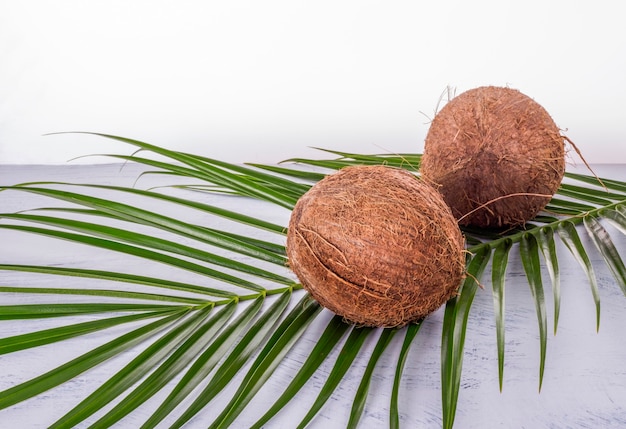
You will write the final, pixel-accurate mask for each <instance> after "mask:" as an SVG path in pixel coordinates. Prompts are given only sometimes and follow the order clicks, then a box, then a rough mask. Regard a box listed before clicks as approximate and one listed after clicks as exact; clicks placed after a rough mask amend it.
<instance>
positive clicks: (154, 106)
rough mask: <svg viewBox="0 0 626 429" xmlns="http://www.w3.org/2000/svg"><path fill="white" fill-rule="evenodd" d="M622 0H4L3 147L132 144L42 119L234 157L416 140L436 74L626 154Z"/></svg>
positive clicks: (580, 140)
mask: <svg viewBox="0 0 626 429" xmlns="http://www.w3.org/2000/svg"><path fill="white" fill-rule="evenodd" d="M620 3H621V2H618V1H597V2H589V1H565V0H561V1H550V2H546V1H539V0H531V1H527V2H519V1H515V2H513V1H496V0H491V1H490V0H478V1H472V2H467V1H450V0H448V1H430V2H420V1H309V2H306V1H295V0H290V1H286V0H285V1H273V0H266V1H241V0H235V1H147V0H141V1H140V0H134V1H93V0H92V1H88V2H86V1H79V0H76V1H67V0H57V1H53V2H52V1H44V0H31V1H28V0H25V1H19V2H18V1H10V0H0V163H65V162H66V161H67V160H68V159H70V158H72V157H74V156H80V155H85V154H92V153H101V152H109V151H115V152H119V151H120V150H122V151H123V152H124V153H127V152H128V151H129V149H128V148H127V147H126V146H123V145H115V144H112V143H110V142H109V141H107V140H104V139H101V138H97V139H96V138H93V137H86V136H77V135H72V136H68V135H62V136H58V135H57V136H45V137H44V136H43V134H46V133H52V132H59V131H72V130H81V131H96V132H104V133H110V134H117V135H122V136H125V137H131V138H136V139H139V140H144V141H148V142H151V143H155V144H159V145H164V146H166V147H168V148H171V149H180V150H185V151H191V152H194V153H198V154H203V155H206V156H211V157H215V158H220V159H223V160H228V161H235V162H243V161H259V162H277V161H280V160H283V159H285V158H288V157H292V156H301V155H307V156H308V155H313V156H318V157H320V156H322V155H321V154H320V153H319V152H316V151H313V150H311V149H308V148H309V147H311V146H316V147H323V148H331V149H338V150H346V151H354V152H360V153H373V152H420V151H421V150H422V149H423V141H424V137H425V135H426V132H427V130H428V122H429V118H432V116H433V114H434V112H435V110H436V108H437V105H438V103H439V100H440V98H441V96H442V93H443V92H445V90H446V88H448V87H450V88H455V89H456V91H457V93H460V92H463V91H465V90H468V89H471V88H473V87H476V86H482V85H508V86H511V87H513V88H516V89H519V90H520V91H522V92H524V93H525V94H527V95H529V96H531V97H532V98H534V99H535V100H536V101H537V102H539V103H540V104H542V105H543V106H544V107H545V108H546V109H547V110H548V112H550V113H551V115H552V116H553V118H554V120H555V122H556V123H557V125H558V126H559V127H561V128H562V129H564V130H566V131H564V133H565V134H566V135H567V136H568V137H570V138H571V139H572V140H573V141H574V142H575V143H576V144H577V146H578V147H579V148H580V149H581V150H582V152H583V153H584V155H585V157H586V159H587V160H588V161H589V162H590V163H605V162H612V163H624V162H626V146H625V144H626V129H625V127H624V123H625V122H626V121H625V120H626V103H624V102H623V100H625V99H626V81H625V78H624V76H626V27H624V25H623V14H622V8H621V5H620ZM444 98H445V97H444ZM99 160H101V158H87V159H84V160H81V161H79V162H99ZM572 161H576V158H575V157H573V158H572Z"/></svg>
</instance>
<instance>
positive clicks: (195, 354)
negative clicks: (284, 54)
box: [0, 134, 626, 428]
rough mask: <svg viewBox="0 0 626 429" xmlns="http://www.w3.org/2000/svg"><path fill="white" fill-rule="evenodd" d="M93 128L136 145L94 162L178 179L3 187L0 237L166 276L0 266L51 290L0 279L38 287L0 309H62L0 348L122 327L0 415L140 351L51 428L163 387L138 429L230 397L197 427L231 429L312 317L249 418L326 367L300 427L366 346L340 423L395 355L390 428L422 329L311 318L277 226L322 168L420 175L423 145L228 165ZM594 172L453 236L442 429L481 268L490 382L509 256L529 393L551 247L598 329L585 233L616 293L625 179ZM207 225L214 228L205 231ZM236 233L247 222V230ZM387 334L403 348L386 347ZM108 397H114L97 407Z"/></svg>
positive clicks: (125, 409) (555, 287) (19, 312)
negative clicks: (240, 207) (528, 217)
mask: <svg viewBox="0 0 626 429" xmlns="http://www.w3.org/2000/svg"><path fill="white" fill-rule="evenodd" d="M98 135H100V136H103V137H106V138H112V139H116V140H119V141H122V142H124V143H127V144H129V145H131V146H134V147H135V148H137V152H135V153H134V154H132V155H119V154H111V155H107V156H109V157H113V158H114V159H118V160H121V161H124V162H133V163H137V164H141V165H143V166H145V167H146V168H148V169H147V170H146V171H144V172H143V173H142V174H150V175H162V176H163V178H165V179H168V180H170V179H171V180H172V181H173V182H176V181H178V180H181V181H185V183H171V186H170V184H169V183H168V186H161V187H157V188H154V189H147V190H146V189H140V188H138V187H136V186H135V187H124V186H113V185H107V184H97V183H61V182H37V183H23V184H7V185H6V186H4V187H1V188H0V190H2V191H3V192H18V193H24V194H28V195H30V196H32V197H34V198H37V201H39V202H41V204H40V205H39V206H37V207H31V208H28V210H25V211H21V212H18V213H1V214H0V231H2V232H3V233H6V234H19V235H22V234H28V235H36V236H39V237H42V239H44V240H63V241H65V242H69V243H72V245H73V246H79V247H84V246H86V247H87V248H90V249H94V250H97V251H98V252H100V253H99V254H105V255H106V254H108V253H111V252H113V253H115V254H120V255H124V257H125V258H129V259H130V260H132V261H134V262H133V264H129V265H128V266H131V267H132V266H133V265H134V264H135V263H136V266H137V267H142V266H143V265H146V266H158V267H161V268H159V269H160V271H159V272H160V273H167V275H168V277H167V278H161V277H162V276H158V277H156V276H151V275H147V274H146V273H145V270H143V272H142V270H139V271H138V272H133V271H129V272H121V271H119V269H117V268H110V267H109V268H107V267H106V265H105V264H104V263H102V264H100V263H99V262H98V261H93V262H91V263H90V265H89V266H77V265H76V264H73V263H71V261H62V262H61V264H60V265H59V264H56V265H55V264H53V262H50V263H45V264H32V265H27V264H17V263H8V262H5V261H2V263H1V264H0V272H5V273H10V272H19V273H22V274H24V275H28V276H37V277H39V278H45V279H50V280H51V281H53V282H54V284H55V287H48V286H46V287H41V286H37V287H33V286H30V285H26V284H23V285H22V284H20V285H16V284H2V285H0V296H2V295H4V294H18V296H23V297H38V298H37V299H38V301H36V302H34V303H31V302H33V301H32V299H29V300H28V301H27V302H29V304H26V305H0V320H8V321H19V320H33V319H41V318H57V319H59V320H61V321H65V322H62V323H61V324H60V326H55V327H49V328H46V329H41V330H35V331H31V332H26V333H19V334H16V335H13V336H6V337H4V338H0V355H3V354H8V353H15V352H19V351H22V350H26V349H32V348H36V347H41V346H44V345H48V344H55V343H60V342H62V341H65V340H69V339H72V338H79V337H81V336H83V335H88V334H92V333H94V332H101V331H106V330H111V329H117V331H116V332H121V331H120V329H121V328H122V327H125V328H124V331H123V333H121V334H118V336H117V337H116V338H114V339H112V340H110V341H109V342H106V343H104V344H101V345H99V346H97V347H95V348H93V349H91V350H88V351H86V352H85V353H83V354H82V355H80V356H77V357H75V358H73V359H71V360H69V361H67V362H66V363H64V364H62V365H60V366H58V367H56V368H53V369H51V370H49V371H47V372H44V373H43V374H40V375H38V376H36V377H34V378H32V379H30V380H27V381H24V382H22V383H20V384H17V385H15V386H12V387H10V388H8V389H6V390H4V391H2V392H0V409H3V408H7V407H11V406H13V405H15V404H17V403H19V402H21V401H25V400H27V399H29V398H32V397H34V396H37V395H40V394H42V393H43V392H46V391H47V390H49V389H51V388H53V387H55V386H59V385H62V384H64V383H67V382H68V381H70V380H72V379H73V378H75V377H77V376H78V375H80V374H82V373H84V372H85V371H88V370H90V369H91V368H94V367H95V366H98V365H101V364H102V363H104V362H107V361H109V360H111V359H112V358H115V357H117V356H120V355H122V354H123V353H127V352H129V351H135V353H136V356H135V358H133V359H132V360H130V361H129V362H127V363H126V364H125V365H124V366H123V367H122V368H121V369H119V370H117V372H115V373H114V374H112V376H111V377H110V378H109V379H108V380H107V381H106V382H105V383H104V384H102V385H101V386H99V387H98V388H97V389H95V390H94V391H93V392H92V393H91V394H90V395H89V396H87V397H85V398H84V399H83V400H82V401H81V402H80V403H78V404H76V406H75V407H74V408H73V409H71V410H70V411H69V412H67V413H66V414H65V415H63V416H61V417H60V418H59V420H58V421H56V422H54V423H53V424H52V425H51V427H73V426H75V425H77V424H79V423H81V422H85V421H89V422H91V423H90V424H91V425H92V426H93V427H109V426H111V425H113V424H114V423H116V422H118V421H120V420H121V419H123V418H125V417H126V416H127V415H129V414H130V413H133V412H134V411H135V410H137V409H138V408H140V407H142V405H143V404H144V403H145V402H146V401H148V400H150V398H153V397H154V396H155V395H156V394H157V393H158V392H161V391H164V389H166V386H167V389H168V390H167V392H168V393H167V395H164V397H162V398H161V399H160V402H159V404H158V406H157V407H156V409H154V410H153V411H152V412H151V414H150V415H149V416H148V417H147V418H146V419H145V421H144V423H143V426H142V427H145V428H149V427H155V426H156V425H158V424H160V423H162V422H164V421H167V422H169V423H168V424H169V425H170V426H171V427H182V426H183V425H185V424H186V423H188V422H189V421H190V420H191V419H193V418H194V417H195V416H197V415H198V414H199V413H202V412H203V410H205V409H206V407H207V406H208V405H210V404H211V403H213V401H214V399H215V398H216V397H217V396H218V395H227V400H226V403H225V405H224V406H223V408H222V409H220V410H218V412H216V413H215V412H214V413H213V414H214V416H213V421H212V422H211V423H210V427H214V428H218V427H228V426H229V425H231V424H232V423H233V422H236V419H237V418H238V417H239V416H240V414H241V413H242V412H243V411H244V409H246V407H247V405H248V404H249V403H250V402H251V401H252V400H253V399H255V398H256V397H257V396H258V394H259V392H260V391H261V390H262V389H263V387H264V386H265V385H266V384H267V383H268V381H269V380H272V379H273V377H274V375H273V374H274V373H275V371H280V369H281V367H280V365H281V363H282V362H284V360H285V357H286V356H288V355H289V354H290V353H293V352H294V350H297V349H298V348H299V347H302V345H301V344H300V343H299V341H298V340H299V339H300V338H301V337H302V335H303V334H304V333H305V332H307V330H308V329H310V328H309V327H310V326H311V325H312V324H315V325H316V326H317V327H318V328H319V324H320V323H322V324H325V325H324V326H325V328H324V329H322V330H321V333H320V334H319V336H318V337H317V339H316V344H315V346H314V347H313V349H312V350H310V351H309V354H308V358H307V359H305V360H304V361H303V362H302V363H301V364H299V367H298V368H296V370H295V374H294V375H293V377H292V380H291V382H290V383H289V384H288V385H286V386H285V387H284V389H283V391H282V392H281V394H280V395H279V396H277V397H276V398H275V400H274V401H273V402H272V403H271V405H270V406H269V408H267V409H266V410H262V411H261V412H259V414H258V416H257V417H256V423H254V424H253V427H259V428H260V427H263V425H264V424H266V423H268V422H270V421H271V419H272V418H273V417H275V416H276V415H277V414H278V413H279V412H280V411H281V410H283V409H284V408H285V407H288V406H293V405H292V399H293V398H294V396H296V394H297V392H299V391H300V390H301V389H303V388H304V387H305V386H306V385H307V383H309V382H310V381H311V380H312V379H313V378H314V377H323V378H324V382H323V383H322V386H321V388H320V390H319V392H318V395H317V398H316V399H315V401H314V402H313V403H312V404H311V405H310V408H309V409H308V410H305V411H304V414H303V415H302V419H301V421H300V424H299V427H305V426H306V425H307V424H308V423H310V422H311V421H312V420H313V419H314V417H315V416H316V415H317V413H318V412H319V410H320V409H322V408H323V407H324V405H325V404H326V402H327V401H328V400H329V398H331V397H332V395H333V394H334V393H335V392H336V391H337V389H338V388H339V387H340V386H341V383H342V381H344V380H345V379H346V377H347V374H348V373H349V372H350V368H351V367H352V365H353V362H354V360H355V359H356V358H357V357H359V356H365V358H366V361H367V365H366V368H365V371H364V372H363V373H362V374H361V375H360V380H359V383H358V388H357V389H356V391H355V392H354V398H353V406H352V409H351V411H350V414H349V421H348V422H347V425H348V427H357V425H358V422H359V421H360V419H361V417H362V415H363V412H364V410H365V408H366V405H367V401H368V392H369V387H370V382H371V380H372V378H373V377H374V376H375V374H376V372H377V371H378V370H379V368H378V366H377V365H378V362H379V359H380V358H381V357H382V356H384V355H386V354H389V353H396V355H395V356H393V361H394V362H395V368H394V377H393V386H392V391H391V392H390V393H391V402H390V404H389V410H390V411H389V422H390V427H393V428H396V427H399V425H400V414H401V410H400V409H399V407H400V405H399V404H400V402H399V399H398V398H399V397H400V396H401V395H402V393H403V392H402V388H401V385H400V384H401V383H400V381H401V378H402V373H403V368H404V365H405V362H406V359H407V355H408V352H409V350H410V349H411V346H412V345H413V343H414V339H415V337H416V335H417V334H418V332H419V329H420V326H421V325H420V324H415V325H410V326H408V327H405V328H403V329H401V331H402V333H401V334H402V335H399V334H398V331H399V330H397V329H366V328H358V327H354V326H351V325H348V324H346V323H344V322H343V321H342V320H341V319H340V318H338V317H330V318H328V319H324V318H325V317H328V312H323V311H322V309H321V307H320V306H319V305H318V304H317V303H316V302H315V301H313V300H312V299H311V298H310V297H309V296H308V295H307V294H306V292H305V291H303V290H301V287H300V285H299V284H297V282H296V279H295V277H294V276H293V275H292V274H291V272H290V271H289V269H288V267H287V265H286V263H287V259H286V255H285V249H284V239H285V234H286V226H285V224H286V222H285V220H286V219H287V218H288V217H287V216H288V214H289V210H290V209H291V208H292V207H293V205H294V204H295V202H296V201H297V200H298V198H299V197H300V196H301V195H302V194H303V193H304V192H306V190H307V189H309V187H310V186H312V185H313V184H314V183H315V182H317V181H318V180H320V179H321V178H322V177H324V176H325V175H326V174H328V173H330V172H332V171H334V170H337V169H340V168H343V167H345V166H349V165H357V164H358V165H361V164H386V165H391V166H395V167H400V168H406V169H408V170H410V171H413V172H415V173H416V174H417V172H418V168H419V161H420V156H419V155H416V154H374V155H364V154H350V153H345V152H338V151H328V150H326V151H325V152H326V153H327V154H329V155H331V156H333V157H334V158H331V159H327V160H314V159H291V160H287V161H285V162H284V163H283V164H282V165H278V166H276V165H259V164H245V165H238V164H230V163H225V162H222V161H219V160H214V159H211V158H207V157H203V156H198V155H193V154H189V153H183V152H177V151H170V150H167V149H164V148H161V147H157V146H154V145H150V144H147V143H143V142H139V141H136V140H131V139H127V138H122V137H117V136H110V135H102V134H98ZM602 182H603V185H604V187H603V186H602V185H601V184H599V183H598V181H597V179H595V178H594V177H592V176H586V175H581V174H573V173H567V176H566V180H565V181H564V183H563V184H562V186H561V188H560V189H559V191H558V194H557V195H556V196H555V197H554V198H553V199H552V201H551V202H550V204H549V205H548V207H547V208H546V211H545V213H542V214H541V215H540V216H538V217H537V218H536V219H534V220H533V221H532V222H529V223H528V224H527V225H526V226H525V227H524V228H520V229H516V230H512V231H507V232H506V233H502V234H497V233H494V232H489V231H476V230H469V229H468V230H465V231H464V233H465V236H466V242H467V255H468V256H467V276H466V279H465V280H464V282H463V284H462V285H461V288H460V292H459V294H458V295H457V296H456V297H455V298H453V299H451V300H450V301H449V302H448V303H447V304H446V306H445V311H444V319H443V324H442V338H441V394H442V407H443V409H442V422H443V427H445V428H452V427H453V424H454V417H455V414H456V407H457V402H458V394H459V388H460V384H461V377H462V366H463V356H464V344H465V337H466V332H467V323H468V318H469V314H470V311H471V308H472V302H473V299H474V297H475V294H476V292H477V290H478V289H479V287H480V286H481V285H480V282H481V281H482V280H481V279H482V277H483V274H484V272H485V271H486V269H487V267H488V266H489V264H490V263H491V273H490V282H491V286H492V294H493V308H494V317H495V325H496V332H495V337H496V340H497V342H496V344H497V356H498V377H499V387H500V389H502V385H503V377H504V361H505V356H506V353H505V344H506V341H505V332H506V329H505V325H506V317H505V297H506V278H507V268H508V267H509V264H510V262H511V260H513V259H514V258H519V261H520V263H521V266H522V267H523V270H524V273H525V275H526V278H527V283H528V285H529V292H530V295H531V297H532V299H533V302H534V307H535V311H536V315H537V321H538V331H539V342H540V353H539V388H541V383H542V380H543V374H544V368H545V362H546V349H547V347H546V345H547V341H548V317H547V309H546V296H545V295H546V292H545V290H544V289H545V288H544V284H543V276H542V273H543V270H544V269H545V270H546V271H547V278H549V280H550V285H551V288H552V297H553V302H554V311H553V313H554V319H553V325H554V328H553V329H554V332H555V333H556V331H557V325H558V320H559V311H560V301H561V300H560V272H559V258H560V256H559V255H558V254H557V250H556V249H557V246H556V241H557V240H561V241H562V242H563V243H564V245H565V248H566V249H568V250H569V252H570V253H571V255H573V257H574V258H575V259H576V260H577V261H578V262H579V264H580V266H581V267H582V269H583V270H584V272H585V274H586V276H587V277H588V279H589V284H590V290H591V294H592V299H593V302H594V305H595V308H596V327H599V323H600V297H599V293H598V284H597V280H596V274H595V272H594V266H593V264H592V263H591V258H590V256H589V249H588V246H589V244H587V243H593V244H592V246H594V247H595V249H597V251H598V253H599V254H600V255H601V257H602V259H603V260H604V261H606V263H607V266H608V269H609V271H610V272H611V273H612V275H613V276H614V278H615V281H616V283H617V285H618V286H619V287H620V288H621V290H622V291H623V292H624V294H625V295H626V268H625V266H624V262H623V260H622V258H621V256H620V251H619V250H618V249H617V248H616V246H615V244H614V243H613V241H612V238H611V236H610V234H609V232H608V230H607V229H606V228H605V227H604V226H603V223H606V222H608V223H610V224H611V225H613V226H615V227H616V230H617V231H620V232H621V233H626V183H625V182H620V181H616V180H611V179H602ZM102 195H105V196H104V197H103V196H102ZM1 198H2V193H0V199H1ZM233 198H235V199H242V198H244V199H246V201H256V202H257V203H259V204H262V205H263V204H265V205H268V206H269V207H279V208H280V210H284V212H283V214H284V215H285V216H284V217H283V219H282V221H281V222H275V221H273V220H271V219H263V218H262V216H258V215H257V214H258V212H257V213H255V214H253V213H248V214H244V213H239V212H237V211H232V210H228V209H227V208H225V205H227V204H226V203H228V202H229V201H230V199H233ZM207 200H209V202H207ZM125 201H127V202H125ZM55 202H56V205H54V204H53V203H55ZM172 211H173V212H174V213H176V215H172V214H171V213H172ZM168 213H170V214H168ZM190 213H193V214H194V215H195V216H196V217H193V216H190V218H192V219H196V220H184V219H183V218H184V217H185V216H184V215H187V214H190ZM198 219H200V220H198ZM211 222H213V225H211V226H207V225H209V224H210V223H211ZM242 229H245V230H246V231H247V232H246V233H242V232H241V231H242ZM581 235H582V237H585V238H588V239H589V240H586V239H583V238H581ZM3 245H4V244H3ZM514 249H515V252H513V250H514ZM183 273H184V274H183ZM58 279H75V280H80V284H81V286H80V287H71V286H66V287H61V286H60V284H61V282H58V281H55V280H58ZM69 298H72V299H69ZM33 299H34V298H33ZM74 299H79V301H75V300H74ZM400 338H402V339H400ZM396 340H397V341H401V345H399V347H398V348H396V349H393V348H389V347H388V346H389V345H390V344H391V343H393V342H394V341H396ZM368 342H369V343H375V345H374V346H373V349H372V350H371V351H369V349H368V347H366V345H367V344H368ZM392 349H393V350H395V352H392V351H390V350H392ZM322 365H328V367H329V368H330V370H329V372H328V373H327V374H326V375H323V374H321V373H320V367H321V366H322ZM115 398H121V399H120V400H119V401H117V402H115V403H114V405H113V406H108V404H109V403H110V402H111V401H113V400H114V399H115ZM102 410H106V412H103V411H102Z"/></svg>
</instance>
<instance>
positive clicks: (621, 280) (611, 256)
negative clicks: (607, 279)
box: [583, 216, 626, 295]
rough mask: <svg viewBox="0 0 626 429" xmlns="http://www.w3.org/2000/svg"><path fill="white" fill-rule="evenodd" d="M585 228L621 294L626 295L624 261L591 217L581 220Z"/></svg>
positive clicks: (605, 232)
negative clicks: (620, 289)
mask: <svg viewBox="0 0 626 429" xmlns="http://www.w3.org/2000/svg"><path fill="white" fill-rule="evenodd" d="M583 222H584V224H585V228H587V232H588V233H589V236H590V237H591V240H592V241H593V243H594V244H595V245H596V247H597V248H598V250H599V251H600V253H601V254H602V256H603V257H604V260H605V261H606V263H607V265H608V266H609V269H610V270H611V273H613V277H615V280H617V284H619V286H620V287H621V288H622V292H624V294H625V295H626V267H625V266H624V261H622V258H621V257H620V256H619V252H618V251H617V249H616V248H615V244H613V241H612V240H611V237H610V236H609V233H608V232H607V230H606V229H604V227H603V226H602V225H601V224H600V222H599V221H598V220H597V219H596V218H594V217H592V216H586V217H585V218H584V219H583Z"/></svg>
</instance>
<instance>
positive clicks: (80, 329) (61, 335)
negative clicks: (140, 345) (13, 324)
mask: <svg viewBox="0 0 626 429" xmlns="http://www.w3.org/2000/svg"><path fill="white" fill-rule="evenodd" d="M172 312H173V310H172V309H167V310H161V311H151V312H145V313H144V312H142V313H137V314H129V315H126V316H119V317H110V318H107V319H102V320H92V321H89V322H82V323H76V324H73V325H65V326H60V327H58V328H50V329H44V330H41V331H36V332H29V333H27V334H20V335H15V336H12V337H5V338H0V355H3V354H7V353H13V352H16V351H18V350H25V349H29V348H32V347H39V346H43V345H45V344H51V343H56V342H58V341H63V340H67V339H69V338H74V337H78V336H81V335H86V334H90V333H92V332H96V331H100V330H103V329H107V328H111V327H113V326H117V325H122V324H124V323H130V322H136V321H138V320H143V319H148V318H154V317H162V316H166V315H168V314H171V313H172Z"/></svg>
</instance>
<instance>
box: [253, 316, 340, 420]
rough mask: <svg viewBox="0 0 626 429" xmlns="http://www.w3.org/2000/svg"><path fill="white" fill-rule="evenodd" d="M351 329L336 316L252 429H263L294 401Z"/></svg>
mask: <svg viewBox="0 0 626 429" xmlns="http://www.w3.org/2000/svg"><path fill="white" fill-rule="evenodd" d="M349 328H351V325H349V324H347V323H345V322H344V321H343V320H342V318H341V317H340V316H335V317H333V318H332V319H330V322H328V325H327V326H326V329H325V330H324V332H323V333H322V335H321V336H320V337H319V339H318V340H317V342H316V344H315V347H314V348H313V350H311V353H309V357H308V358H307V360H306V361H305V362H304V363H303V364H302V366H301V367H300V370H299V371H298V373H297V374H296V375H295V376H294V377H293V378H292V379H291V382H290V383H289V385H288V386H287V388H286V389H285V391H284V392H283V393H282V394H281V395H280V397H279V398H278V399H277V400H276V402H274V404H273V405H272V406H271V407H270V408H269V410H267V412H266V413H265V414H263V416H262V417H261V418H260V419H259V420H257V421H256V422H255V423H254V425H252V426H251V427H250V429H260V428H262V427H263V425H264V424H266V423H267V422H268V421H270V419H271V418H272V417H274V416H275V415H276V413H278V412H279V411H280V410H281V409H283V408H284V407H285V405H287V404H288V403H289V402H290V401H291V400H292V399H293V397H294V396H295V395H296V393H298V392H299V391H300V389H302V387H304V386H305V385H306V383H307V381H309V380H310V379H311V377H312V376H313V374H315V371H316V370H317V369H318V368H319V366H320V365H321V364H322V362H323V361H324V360H326V357H327V356H328V354H329V353H330V352H331V351H332V350H333V349H334V348H335V346H336V345H337V343H339V341H340V340H341V338H343V336H344V334H345V333H346V331H348V329H349Z"/></svg>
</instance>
